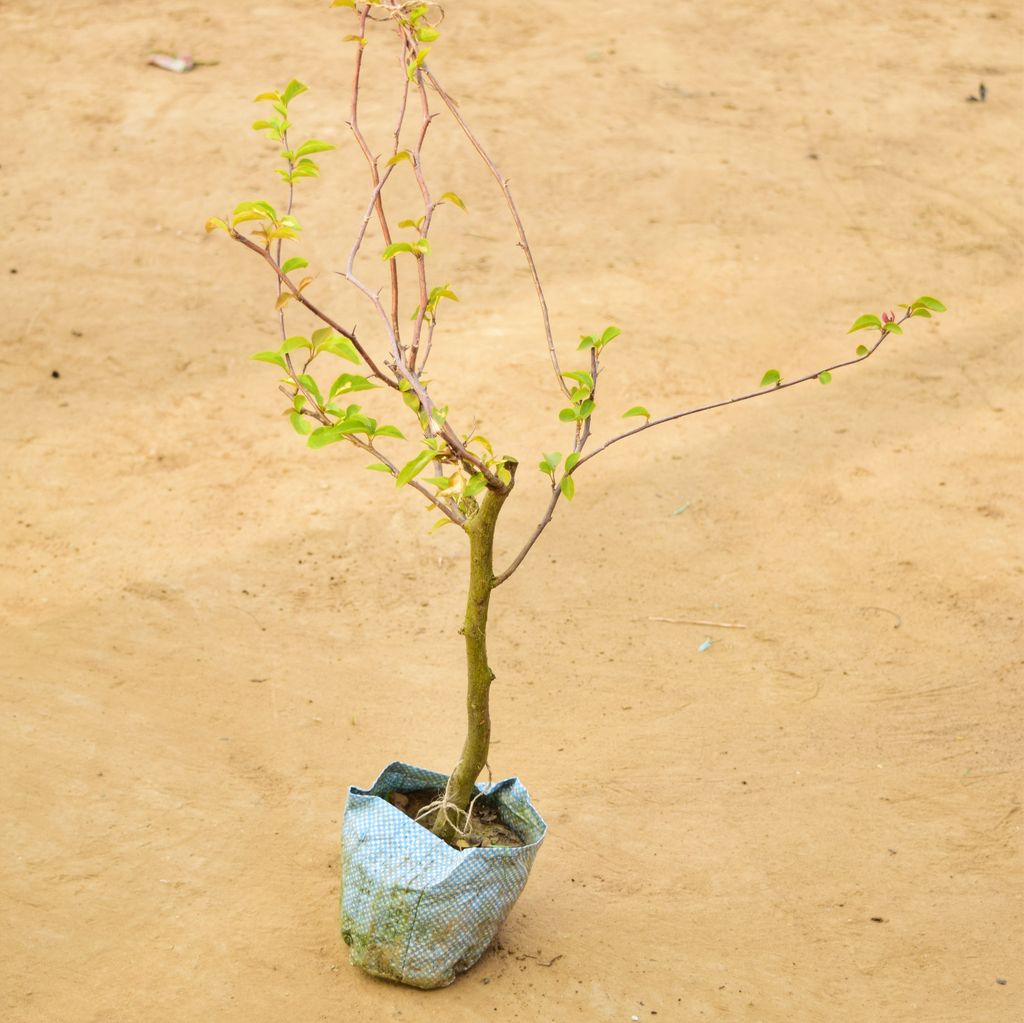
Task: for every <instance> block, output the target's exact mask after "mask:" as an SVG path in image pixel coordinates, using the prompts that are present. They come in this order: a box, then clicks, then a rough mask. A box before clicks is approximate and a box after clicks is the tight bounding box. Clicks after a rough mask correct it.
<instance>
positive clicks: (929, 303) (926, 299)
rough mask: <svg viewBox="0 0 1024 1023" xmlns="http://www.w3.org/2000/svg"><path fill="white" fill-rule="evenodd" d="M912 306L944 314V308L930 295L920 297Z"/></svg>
mask: <svg viewBox="0 0 1024 1023" xmlns="http://www.w3.org/2000/svg"><path fill="white" fill-rule="evenodd" d="M912 306H924V308H925V309H930V310H931V311H932V312H933V313H944V312H945V311H946V307H945V306H944V305H943V304H942V303H941V302H940V301H939V300H938V299H937V298H932V297H931V295H922V296H921V297H920V298H919V299H918V300H917V301H916V302H913V303H912Z"/></svg>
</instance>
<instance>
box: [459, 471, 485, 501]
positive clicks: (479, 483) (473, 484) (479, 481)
mask: <svg viewBox="0 0 1024 1023" xmlns="http://www.w3.org/2000/svg"><path fill="white" fill-rule="evenodd" d="M486 486H487V477H486V476H485V475H484V474H483V473H482V472H477V473H474V474H473V475H472V476H471V477H470V478H469V482H468V483H467V484H466V489H465V490H464V491H463V492H462V494H463V496H464V497H476V495H477V494H479V493H480V491H481V490H483V489H484V487H486Z"/></svg>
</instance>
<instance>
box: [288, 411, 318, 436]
mask: <svg viewBox="0 0 1024 1023" xmlns="http://www.w3.org/2000/svg"><path fill="white" fill-rule="evenodd" d="M289 418H290V419H291V421H292V426H294V427H295V432H296V433H301V434H302V435H303V436H305V435H306V434H308V433H312V432H313V420H312V419H310V418H309V417H308V416H301V415H299V413H298V412H292V413H291V415H290V416H289Z"/></svg>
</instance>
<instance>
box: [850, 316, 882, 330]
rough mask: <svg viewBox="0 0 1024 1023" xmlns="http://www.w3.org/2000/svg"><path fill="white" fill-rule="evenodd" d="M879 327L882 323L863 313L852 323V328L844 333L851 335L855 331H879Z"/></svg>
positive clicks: (876, 318)
mask: <svg viewBox="0 0 1024 1023" xmlns="http://www.w3.org/2000/svg"><path fill="white" fill-rule="evenodd" d="M881 326H882V321H881V320H880V319H879V318H878V317H877V316H875V315H874V314H873V313H865V314H864V315H863V316H858V317H857V319H856V320H854V321H853V326H852V327H851V328H850V329H849V330H848V331H847V332H846V333H847V334H852V333H853V332H854V331H855V330H879V329H881Z"/></svg>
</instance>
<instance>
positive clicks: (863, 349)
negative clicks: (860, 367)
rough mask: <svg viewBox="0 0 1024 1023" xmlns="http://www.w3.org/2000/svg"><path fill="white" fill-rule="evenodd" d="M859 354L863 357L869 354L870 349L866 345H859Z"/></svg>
mask: <svg viewBox="0 0 1024 1023" xmlns="http://www.w3.org/2000/svg"><path fill="white" fill-rule="evenodd" d="M857 354H858V355H859V356H861V357H862V358H863V357H864V356H865V355H867V354H868V349H867V347H865V346H864V345H857Z"/></svg>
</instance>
